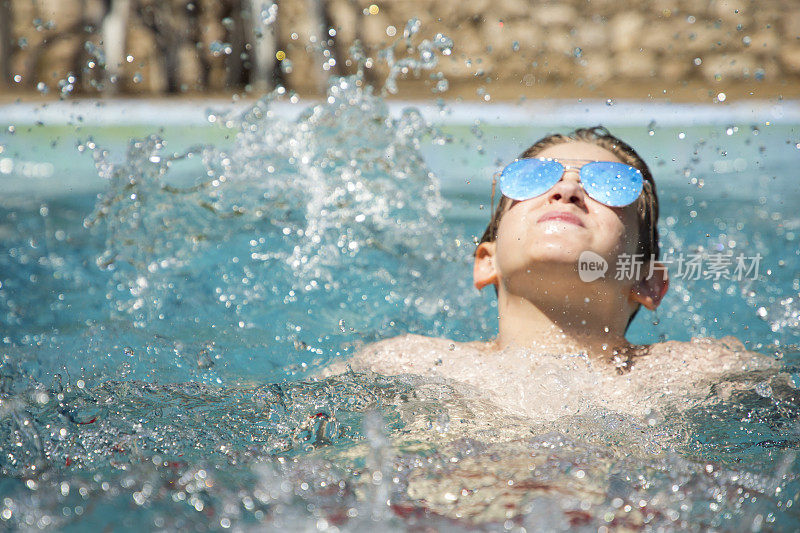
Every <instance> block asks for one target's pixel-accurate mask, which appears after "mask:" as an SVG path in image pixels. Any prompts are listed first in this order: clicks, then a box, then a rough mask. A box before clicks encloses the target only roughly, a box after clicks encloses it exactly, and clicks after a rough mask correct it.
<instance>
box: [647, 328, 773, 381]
mask: <svg viewBox="0 0 800 533" xmlns="http://www.w3.org/2000/svg"><path fill="white" fill-rule="evenodd" d="M640 363H641V364H642V365H643V366H646V367H652V368H653V369H654V370H656V369H659V370H661V371H664V370H672V371H680V370H686V371H691V372H693V373H696V374H697V375H698V377H699V376H709V375H717V374H730V373H741V372H755V371H767V370H777V369H778V368H779V367H780V364H779V363H778V362H777V361H776V360H775V359H773V358H772V357H769V356H766V355H764V354H760V353H758V352H752V351H749V350H747V349H746V348H745V346H744V344H742V342H741V341H739V339H737V338H735V337H730V336H729V337H723V338H721V339H711V338H694V339H692V340H691V341H689V342H680V341H667V342H661V343H656V344H652V345H650V346H649V348H648V350H647V356H645V357H642V358H641V359H640V360H639V361H637V363H636V364H637V366H638V365H639V364H640Z"/></svg>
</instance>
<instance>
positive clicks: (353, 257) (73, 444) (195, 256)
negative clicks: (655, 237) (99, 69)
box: [0, 79, 800, 530]
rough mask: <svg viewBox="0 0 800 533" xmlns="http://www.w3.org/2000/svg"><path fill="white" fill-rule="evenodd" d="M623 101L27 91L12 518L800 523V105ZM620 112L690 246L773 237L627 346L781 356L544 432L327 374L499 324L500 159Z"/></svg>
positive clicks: (164, 525)
mask: <svg viewBox="0 0 800 533" xmlns="http://www.w3.org/2000/svg"><path fill="white" fill-rule="evenodd" d="M610 104H612V105H608V104H607V103H604V102H599V103H594V102H589V103H583V102H579V103H571V104H564V103H544V104H535V103H525V104H521V105H520V106H519V107H515V106H508V107H503V106H496V107H489V106H487V107H481V106H472V107H470V106H459V105H456V104H453V105H451V106H450V108H449V109H448V108H446V107H445V108H442V109H439V108H437V107H436V106H421V107H420V109H421V110H415V109H414V108H412V107H404V106H398V105H391V106H390V105H389V104H387V103H386V102H385V101H384V100H382V99H381V98H380V97H378V96H373V95H372V94H371V93H369V92H365V91H361V90H360V89H358V88H356V87H355V86H353V85H352V84H350V85H348V80H347V79H345V80H342V82H341V83H340V84H339V85H336V86H334V88H333V89H332V91H331V93H330V95H329V98H328V100H327V101H326V102H324V103H318V104H314V105H311V104H303V103H302V102H301V103H299V104H295V105H289V104H285V103H284V104H282V103H280V102H271V100H270V99H265V100H263V101H260V102H258V103H256V104H254V105H252V106H250V107H248V106H238V107H236V109H234V110H231V111H227V112H219V113H212V114H211V115H210V116H209V118H207V117H206V115H205V114H203V113H202V112H201V111H200V110H196V111H194V114H192V113H189V112H186V113H184V114H181V113H176V112H175V111H174V108H176V107H179V106H177V105H176V106H166V107H164V108H158V107H150V108H148V107H147V105H141V104H140V105H139V107H135V106H134V107H133V108H128V107H127V105H128V104H125V103H121V104H118V105H117V106H114V105H113V104H112V105H103V106H100V110H99V111H94V112H92V113H94V115H93V116H94V117H95V118H91V116H90V112H89V111H87V110H86V108H80V109H79V110H78V111H77V112H75V111H74V109H73V110H72V111H71V110H70V108H69V105H64V106H62V107H60V108H59V107H57V106H55V107H56V110H55V111H52V110H49V111H48V110H44V111H43V110H38V111H37V110H32V109H30V108H24V107H21V108H20V107H17V108H15V109H16V110H14V108H5V110H6V112H7V113H8V114H7V115H5V116H7V117H13V118H14V120H13V124H3V130H2V133H0V146H2V148H3V151H2V152H0V180H2V183H3V186H4V188H5V190H6V193H5V194H4V195H3V197H2V200H0V220H1V221H2V222H0V241H1V242H2V251H3V253H2V255H1V256H0V272H2V278H0V282H2V285H1V286H0V317H2V318H0V326H1V327H2V340H3V345H2V366H1V367H0V369H2V370H1V372H2V373H0V380H2V381H0V393H2V409H1V410H0V416H1V417H2V418H0V420H1V422H0V424H2V427H3V430H2V433H0V435H2V436H0V438H1V439H2V440H1V441H0V450H2V456H1V458H0V467H1V468H2V479H0V504H2V509H0V518H1V519H2V520H3V521H4V522H5V523H6V524H8V525H10V526H11V527H14V528H47V527H55V528H60V529H66V530H71V529H74V530H79V529H80V530H83V529H86V528H88V527H113V528H114V529H123V530H124V529H130V530H138V529H140V528H141V527H145V526H146V527H147V528H149V529H175V528H179V527H181V528H183V527H192V528H196V529H212V530H217V529H228V528H237V529H248V528H257V527H262V526H264V527H269V528H274V529H282V528H288V529H292V530H294V529H297V530H311V529H322V530H324V529H330V528H338V529H342V530H350V529H364V528H372V527H377V524H384V526H387V527H394V528H404V527H405V528H413V527H415V525H418V524H420V523H426V524H431V525H433V526H435V527H437V528H439V529H461V528H463V527H479V528H485V529H490V530H500V529H507V530H513V529H519V528H523V527H524V528H526V529H527V530H558V529H581V528H583V529H586V530H589V529H591V530H597V529H598V528H601V527H608V528H614V527H616V528H624V527H630V528H645V529H646V528H652V529H657V528H666V529H669V528H673V529H704V528H709V527H714V528H720V529H740V528H744V529H755V530H758V529H762V528H763V529H782V530H793V529H796V528H797V527H798V525H800V519H799V518H800V517H798V515H797V513H796V512H795V507H793V505H794V501H795V499H796V497H797V495H798V492H799V491H800V483H798V480H797V474H798V472H800V470H799V469H798V463H797V460H796V450H797V447H798V444H797V438H798V434H800V426H798V423H797V418H798V407H797V403H798V401H797V399H796V396H797V392H796V389H795V388H796V387H798V386H800V374H798V373H797V372H798V371H800V368H798V365H800V350H799V349H798V341H799V340H800V311H799V309H800V307H798V298H800V294H799V293H800V285H799V284H800V281H799V279H800V260H798V246H797V244H796V243H797V240H798V238H800V218H799V217H798V215H797V211H796V208H795V206H796V205H800V187H798V186H797V183H796V178H795V176H794V172H793V171H794V169H795V166H796V162H797V160H798V154H800V135H799V134H798V127H799V125H800V120H798V114H797V110H796V106H794V104H793V103H790V102H787V103H775V104H774V105H772V104H770V105H767V106H764V107H763V109H755V110H754V109H753V108H752V107H747V106H742V107H741V108H735V107H728V106H717V107H702V106H700V107H696V108H695V107H692V106H685V107H680V106H667V107H665V108H659V107H658V106H649V105H647V104H626V103H614V102H610ZM537 105H538V106H539V107H536V106H537ZM547 105H551V106H553V107H549V108H548V107H546V106H547ZM103 107H106V108H108V109H102V108H103ZM19 109H23V111H22V112H21V113H22V114H23V115H24V116H27V117H29V119H28V120H24V117H23V119H20V118H18V116H16V115H13V114H12V110H13V113H20V111H19ZM121 109H127V110H128V111H127V112H124V111H123V112H121ZM131 109H133V110H131ZM137 109H138V110H140V111H141V110H144V111H142V112H145V113H148V112H149V116H145V117H144V119H143V120H142V122H145V124H143V125H142V124H139V125H137V124H136V121H134V120H131V118H130V117H131V116H132V115H135V116H141V115H139V114H138V113H137V112H136V111H135V110H137ZM147 109H149V111H147ZM737 109H738V110H737ZM47 113H50V114H49V115H48V114H47ZM198 115H199V116H198ZM104 116H105V117H106V119H105V122H104V120H102V119H100V118H97V117H104ZM48 117H50V119H48ZM53 117H59V118H53ZM162 117H163V118H164V120H163V121H160V118H162ZM184 118H185V122H182V120H183V119H184ZM37 120H41V121H42V124H36V121H37ZM9 122H12V121H11V120H9ZM119 122H123V123H124V124H123V125H120V124H119ZM597 122H604V123H606V124H607V125H608V126H609V127H610V128H611V129H612V131H613V132H614V133H615V134H617V135H619V136H620V137H622V138H624V139H626V140H628V141H629V142H630V143H631V144H632V145H633V146H634V147H635V148H636V149H637V150H638V151H639V152H640V153H642V154H643V155H644V156H645V159H646V160H647V162H648V164H649V165H650V166H651V168H652V170H653V172H654V174H655V176H656V180H657V183H658V186H659V194H660V198H661V206H662V207H661V213H662V218H661V225H660V230H661V239H662V249H663V253H664V254H665V256H667V257H673V256H676V255H677V254H680V253H694V254H698V255H699V256H702V257H706V256H708V255H709V254H712V253H730V254H744V255H745V256H748V257H754V256H756V255H757V254H760V256H761V257H762V259H761V260H760V263H759V265H758V268H759V271H758V273H757V275H755V276H753V278H754V279H745V280H741V281H737V280H731V279H726V278H725V277H720V278H719V279H714V276H710V279H705V278H706V277H707V276H706V275H704V274H703V273H701V274H700V275H699V279H696V280H695V279H686V277H684V278H681V277H680V276H675V275H673V285H672V289H671V291H670V293H669V294H668V296H667V298H666V301H665V303H664V304H663V305H662V306H661V308H660V309H659V311H658V313H657V314H653V313H646V312H642V313H640V314H639V316H638V317H637V319H636V322H635V323H634V325H633V327H632V330H631V332H630V333H629V339H630V340H631V341H633V342H655V341H658V340H661V339H676V340H689V339H690V338H692V337H706V336H710V337H723V336H725V335H734V336H736V337H738V338H739V339H740V340H742V341H743V342H744V343H745V346H746V347H747V348H748V349H751V350H755V351H760V352H762V353H768V354H771V355H774V356H775V357H776V358H779V359H780V360H781V363H782V364H783V365H784V367H785V368H784V370H785V372H784V373H782V374H778V375H773V376H760V377H758V379H755V380H754V379H752V378H750V377H741V376H740V377H735V376H732V377H731V378H730V380H729V381H728V382H726V383H734V384H736V386H737V387H739V389H741V390H739V391H738V392H736V393H735V394H733V395H732V396H726V395H725V394H723V392H722V391H723V389H725V383H721V384H720V386H719V391H716V390H715V391H714V392H713V393H712V394H711V395H710V396H709V397H708V398H706V399H705V400H703V401H700V402H696V403H694V404H693V405H691V406H690V407H689V408H687V409H686V410H685V411H684V412H682V413H678V412H671V411H668V410H667V411H665V412H653V413H651V414H649V415H648V416H647V417H645V418H643V419H639V418H633V417H630V416H626V415H622V414H619V413H614V412H612V411H607V410H601V409H590V410H588V411H585V412H581V413H576V414H575V415H574V416H571V417H567V418H565V419H562V420H559V421H557V422H555V423H548V424H545V423H528V422H526V421H525V420H520V419H515V418H513V417H508V419H504V420H499V421H498V420H496V418H497V417H496V416H495V415H494V413H493V411H492V407H491V406H490V405H486V404H485V403H484V402H483V401H482V400H481V399H480V398H479V397H477V396H475V394H474V391H470V390H466V389H462V388H459V387H458V386H457V385H456V384H448V383H442V382H438V381H436V380H426V379H423V378H415V377H401V378H384V377H380V376H373V375H358V374H351V375H347V376H345V377H342V378H331V379H326V380H314V379H312V378H310V375H311V374H312V373H313V372H315V371H317V370H319V369H320V368H322V367H324V366H325V365H326V364H327V363H328V362H330V361H332V360H335V359H338V358H342V357H345V356H347V354H349V353H352V352H353V350H355V349H357V348H358V347H359V346H360V345H362V344H363V343H366V342H371V341H373V340H378V339H381V338H385V337H389V336H393V335H397V334H400V333H403V332H415V333H421V334H426V335H434V336H446V337H450V338H454V339H456V340H467V339H486V338H490V337H491V336H492V335H494V333H495V331H494V329H493V328H495V327H496V325H495V324H496V318H494V317H495V311H494V307H493V305H494V303H493V300H494V298H493V296H492V295H490V294H481V293H477V292H476V291H474V289H472V287H471V275H470V272H471V267H470V264H471V254H472V250H473V247H474V245H473V241H474V238H475V236H476V235H478V236H479V235H480V233H481V232H482V231H483V228H484V226H485V224H486V221H487V218H488V209H487V208H486V204H487V203H488V192H489V188H490V176H491V174H492V173H493V172H495V171H496V170H497V169H498V168H499V167H500V166H501V162H503V161H508V160H509V159H511V158H513V157H514V156H515V155H516V154H518V153H519V152H520V151H521V150H522V149H524V148H525V147H527V146H528V145H529V144H530V143H531V142H532V141H533V140H535V139H537V138H539V137H540V136H541V135H542V134H543V133H545V132H548V131H552V130H553V129H562V130H563V129H564V128H565V127H568V126H578V125H587V124H594V123H597ZM115 123H116V124H115ZM9 126H13V127H12V128H10V129H9ZM153 132H156V134H157V136H150V137H148V135H149V134H150V133H153ZM126 150H127V155H126V154H125V151H126ZM569 393H570V391H569V390H565V391H564V394H569ZM387 501H388V504H387ZM143 524H144V525H145V526H143Z"/></svg>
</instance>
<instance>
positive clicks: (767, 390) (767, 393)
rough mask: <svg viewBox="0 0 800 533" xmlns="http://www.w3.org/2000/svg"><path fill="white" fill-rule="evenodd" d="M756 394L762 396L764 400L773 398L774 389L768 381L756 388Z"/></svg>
mask: <svg viewBox="0 0 800 533" xmlns="http://www.w3.org/2000/svg"><path fill="white" fill-rule="evenodd" d="M753 390H755V392H756V394H758V395H759V396H761V397H762V398H771V397H772V387H771V386H770V384H769V383H767V382H766V381H762V382H761V383H759V384H758V385H756V386H755V389H753Z"/></svg>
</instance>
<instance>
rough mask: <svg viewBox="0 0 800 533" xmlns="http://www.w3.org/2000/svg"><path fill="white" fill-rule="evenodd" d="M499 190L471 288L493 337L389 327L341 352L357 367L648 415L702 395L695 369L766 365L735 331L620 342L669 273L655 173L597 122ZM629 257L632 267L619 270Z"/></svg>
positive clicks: (535, 155) (514, 402)
mask: <svg viewBox="0 0 800 533" xmlns="http://www.w3.org/2000/svg"><path fill="white" fill-rule="evenodd" d="M500 190H501V192H502V197H501V199H500V202H499V204H498V206H497V209H496V210H495V211H494V213H493V217H492V220H491V222H490V223H489V226H488V227H487V228H486V231H485V232H484V235H483V237H482V239H481V242H480V244H479V245H478V247H477V250H476V251H475V262H474V268H473V281H474V285H475V287H476V288H478V289H482V288H484V287H486V286H488V285H492V286H494V289H495V291H496V294H497V309H498V326H499V327H498V336H497V338H496V339H495V340H493V341H489V342H468V343H455V342H452V341H450V340H446V339H434V338H428V337H422V336H418V335H406V336H401V337H396V338H393V339H387V340H384V341H381V342H378V343H375V344H373V345H370V346H367V347H365V348H364V349H362V350H361V351H360V352H359V353H357V354H356V355H355V356H354V357H353V358H352V359H351V360H350V361H349V362H348V363H349V366H350V367H351V368H352V369H353V370H356V371H364V370H367V371H373V372H377V373H381V374H388V375H393V374H403V373H413V374H422V375H430V376H440V377H444V378H448V379H454V380H458V381H462V382H466V383H469V384H472V385H474V386H476V387H478V388H480V389H482V390H483V391H485V392H487V393H489V395H490V397H491V399H492V400H494V401H495V403H498V404H500V405H502V406H503V407H505V408H507V409H509V410H511V411H513V412H516V413H521V414H525V415H528V416H531V415H538V416H541V417H545V418H553V417H558V416H561V415H563V414H571V413H575V412H578V411H580V410H581V409H582V408H583V407H584V406H586V405H587V404H589V405H598V406H605V407H609V408H613V409H615V410H623V411H631V410H636V411H639V410H641V411H642V412H645V411H646V410H647V409H650V408H652V407H654V405H653V404H654V403H657V402H658V398H661V397H664V396H665V395H671V394H678V395H686V394H689V393H690V392H692V391H694V392H698V393H701V390H698V387H697V383H696V382H697V378H698V377H701V376H706V377H708V376H709V375H710V374H720V373H725V372H729V371H732V370H751V369H755V368H764V367H769V366H770V363H772V361H771V360H767V358H764V357H763V356H759V355H758V354H751V353H749V352H745V351H744V350H743V347H742V346H741V344H740V343H738V341H735V344H737V346H736V347H735V349H731V348H730V346H729V345H726V344H725V343H723V342H718V341H693V342H691V343H677V342H667V343H661V344H655V345H651V346H633V345H631V344H630V343H628V342H627V340H626V339H625V331H626V330H627V327H628V325H629V324H630V322H631V320H632V319H633V317H634V316H635V314H636V312H637V311H638V309H639V307H640V306H642V305H643V306H645V307H646V308H648V309H651V310H653V309H655V308H656V307H657V306H658V305H659V304H660V303H661V300H662V299H663V297H664V295H665V294H666V292H667V289H668V287H669V282H668V278H667V275H666V269H665V268H664V266H663V265H662V264H660V263H659V262H658V254H659V248H658V233H657V228H656V224H657V221H658V198H657V196H656V191H655V183H654V181H653V178H652V175H651V174H650V171H649V169H648V168H647V165H646V164H645V162H644V161H643V160H642V159H641V158H640V157H639V156H638V154H636V152H635V151H634V150H633V149H632V148H631V147H630V146H628V145H627V144H625V143H624V142H622V141H621V140H620V139H618V138H616V137H614V136H613V135H611V134H610V133H609V132H608V130H606V129H605V128H601V127H596V128H588V129H578V130H575V131H573V132H572V133H570V134H569V135H551V136H548V137H545V138H544V139H542V140H540V141H538V142H537V143H535V144H534V145H533V146H531V147H530V148H529V149H528V150H526V151H525V152H524V153H523V154H522V155H521V156H520V158H519V159H518V160H517V161H515V162H513V163H511V164H510V165H509V166H508V167H506V169H505V170H504V171H503V173H502V174H501V176H500ZM493 193H494V186H493ZM626 260H628V261H633V260H635V261H637V262H638V261H641V265H639V266H638V267H636V265H632V267H633V268H631V270H630V272H629V273H628V274H629V275H615V273H614V271H613V267H615V266H617V265H619V264H620V263H624V262H625V261H626ZM609 265H610V266H611V267H612V268H608V266H609ZM604 266H605V268H606V270H605V273H603V267H604ZM584 267H585V268H584ZM590 267H591V268H590ZM587 269H589V270H588V271H587ZM617 274H619V273H617ZM731 342H733V341H728V343H729V344H730V343H731ZM344 368H345V367H343V366H341V364H340V365H336V366H335V367H334V368H332V369H330V371H329V372H328V374H331V373H335V372H336V371H337V370H338V371H341V370H343V369H344ZM700 389H702V391H705V390H706V387H705V386H703V387H700ZM631 397H635V398H636V400H637V401H636V402H635V404H632V402H631Z"/></svg>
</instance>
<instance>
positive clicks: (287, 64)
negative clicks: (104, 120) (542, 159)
mask: <svg viewBox="0 0 800 533" xmlns="http://www.w3.org/2000/svg"><path fill="white" fill-rule="evenodd" d="M114 1H115V0H0V18H2V17H5V18H6V19H7V20H11V23H10V24H2V23H0V32H4V33H5V34H6V35H0V41H2V44H1V45H0V73H2V72H7V75H6V76H4V77H5V78H6V79H5V80H4V81H5V86H4V88H3V85H2V84H0V90H6V91H8V90H9V89H10V90H16V91H19V90H25V89H27V90H30V91H34V90H39V91H40V92H49V93H50V94H53V93H61V94H65V95H66V94H97V93H100V92H115V93H116V92H119V93H123V94H135V93H145V94H161V93H165V92H189V93H193V92H212V93H218V92H224V91H237V92H238V91H242V90H243V89H249V88H251V87H252V88H257V89H261V88H269V87H270V86H272V85H274V84H275V83H280V84H283V85H285V86H287V87H288V88H290V89H294V90H297V91H300V92H303V93H318V92H319V91H320V90H321V89H322V88H323V87H324V84H325V78H326V77H327V76H328V75H330V74H342V73H351V72H353V71H354V68H355V67H354V65H353V64H352V62H351V61H349V60H348V50H349V48H350V46H351V45H352V43H353V42H354V40H355V39H359V40H361V42H363V43H364V46H365V48H366V51H367V52H368V54H371V55H373V56H374V55H375V54H376V53H377V51H378V50H380V49H381V48H384V47H387V46H389V45H390V44H391V43H393V42H397V43H398V44H397V46H396V47H395V51H396V53H398V54H402V53H403V51H404V46H403V45H402V43H400V42H399V41H401V38H402V35H403V29H404V27H405V25H406V23H407V21H408V20H409V19H411V18H412V17H416V18H418V19H419V21H420V22H421V30H420V33H419V37H418V38H417V41H418V40H420V39H421V38H431V37H433V36H434V35H435V34H436V33H440V32H441V33H443V34H445V35H447V36H448V37H450V38H452V39H453V41H454V43H455V46H454V48H453V51H452V54H451V55H449V56H447V57H443V58H442V60H441V62H440V70H441V72H442V73H443V74H444V75H445V77H446V78H447V79H448V81H449V85H450V88H451V89H452V90H453V91H454V92H455V93H457V92H458V90H459V87H469V88H470V91H471V92H469V93H468V94H467V95H468V96H469V95H472V96H473V97H477V98H480V97H482V96H483V95H482V93H481V89H478V90H477V91H476V90H475V87H484V86H486V85H487V84H491V83H494V84H497V85H503V86H505V87H506V88H507V91H506V93H507V94H513V92H514V91H515V90H517V89H516V88H518V89H519V91H518V92H519V93H520V94H524V93H525V90H526V88H528V87H534V86H538V85H546V84H554V83H555V84H562V85H563V86H569V87H573V88H585V89H587V90H591V89H592V88H594V87H597V86H602V85H604V84H608V83H614V84H616V85H617V86H619V85H623V86H624V85H626V84H628V85H631V86H639V87H644V88H659V87H662V86H663V87H674V86H678V85H680V84H688V83H705V84H709V85H713V84H725V83H742V82H746V83H752V84H753V85H754V86H757V85H758V84H759V83H763V84H773V85H776V84H777V85H778V86H783V87H785V88H786V91H787V92H788V93H791V94H797V93H798V92H800V89H798V88H800V2H798V1H794V0H792V1H789V0H784V1H778V0H758V1H755V0H730V1H714V0H704V1H702V2H699V1H697V0H671V1H670V0H645V1H640V2H616V1H612V0H567V1H561V2H543V1H530V0H503V1H492V0H463V1H461V2H445V1H442V0H391V1H385V2H371V1H369V0H324V1H323V0H279V1H278V2H276V5H277V17H276V18H274V21H273V20H269V21H267V22H269V31H270V32H272V33H273V34H274V43H273V44H274V46H273V45H272V44H271V45H270V46H272V48H271V49H269V50H270V51H269V54H271V56H270V57H268V58H266V59H267V60H268V61H267V62H266V63H264V64H265V65H267V66H268V67H269V68H271V69H273V70H272V71H271V72H268V73H267V74H261V76H262V77H263V78H264V79H256V74H255V73H256V72H257V71H258V69H256V68H254V62H255V60H256V58H255V54H256V48H255V46H254V39H256V38H259V37H258V35H260V34H258V32H256V34H255V35H256V36H255V37H254V33H253V25H254V23H255V22H254V20H253V17H254V16H256V17H257V15H253V13H254V11H253V10H252V9H251V7H252V6H253V5H256V6H257V7H258V6H261V7H262V8H264V9H266V8H268V7H269V6H271V5H272V2H271V1H267V2H265V0H160V1H159V0H125V1H126V2H129V3H130V8H129V10H130V12H129V16H128V19H127V20H126V27H127V32H126V35H124V36H123V37H124V46H125V54H124V56H125V58H124V61H123V62H122V64H121V65H120V67H119V70H118V73H117V74H116V75H115V76H113V79H110V78H109V75H108V74H107V73H106V72H105V70H104V68H103V66H104V56H103V53H104V46H103V42H102V34H101V32H100V28H101V26H102V24H103V21H104V17H105V16H106V14H107V13H108V12H109V7H110V6H111V5H112V4H113V3H114ZM248 2H249V3H248ZM253 2H257V4H252V3H253ZM273 14H274V12H273ZM265 20H266V19H265ZM4 27H8V28H9V29H7V30H5V31H4V30H3V28H4ZM331 30H333V31H331ZM263 49H264V47H263V46H262V47H261V48H259V50H261V52H260V53H261V54H262V55H264V54H266V52H264V50H263ZM261 59H262V61H264V58H263V57H262V58H261ZM323 66H324V70H323ZM4 69H5V70H4ZM385 70H386V69H385V67H383V66H381V64H380V63H379V62H377V61H376V62H374V63H373V65H372V67H371V68H369V69H368V73H367V74H368V76H369V77H371V79H373V80H381V79H382V78H383V77H384V76H385ZM424 76H425V78H424V79H423V82H418V83H422V84H423V85H425V86H426V87H428V88H433V87H435V81H436V80H431V79H430V76H429V74H425V75H424ZM9 78H10V79H9Z"/></svg>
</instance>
